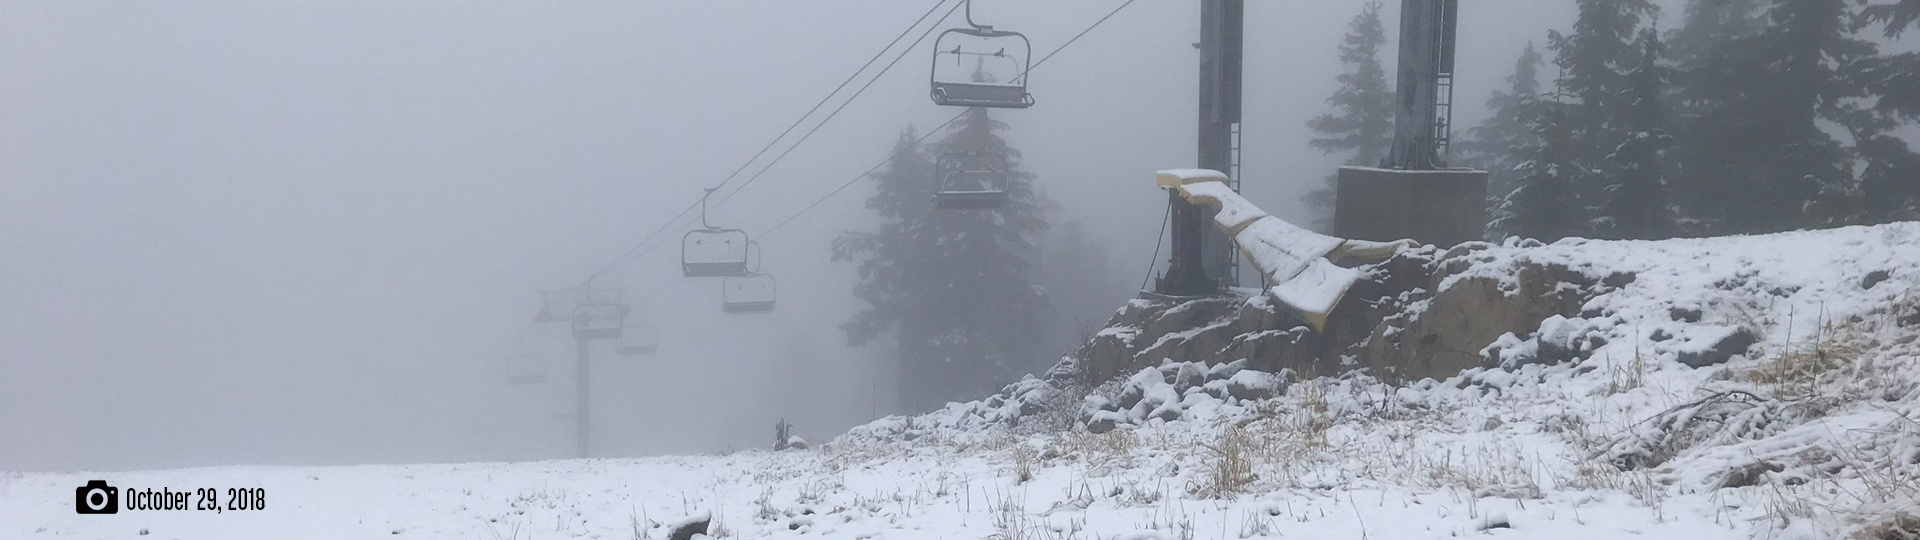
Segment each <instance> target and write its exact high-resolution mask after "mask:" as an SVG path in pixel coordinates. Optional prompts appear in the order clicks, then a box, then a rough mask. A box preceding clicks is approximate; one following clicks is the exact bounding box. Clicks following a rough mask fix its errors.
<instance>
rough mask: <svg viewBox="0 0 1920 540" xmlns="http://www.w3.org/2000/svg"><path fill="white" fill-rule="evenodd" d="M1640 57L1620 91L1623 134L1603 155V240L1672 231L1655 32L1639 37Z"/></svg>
mask: <svg viewBox="0 0 1920 540" xmlns="http://www.w3.org/2000/svg"><path fill="white" fill-rule="evenodd" d="M1639 46H1640V49H1641V56H1640V61H1639V62H1638V63H1637V64H1636V65H1634V66H1633V69H1632V70H1631V71H1630V72H1629V73H1628V80H1629V81H1631V82H1630V86H1629V87H1628V91H1627V93H1626V94H1625V95H1624V97H1625V98H1626V100H1627V101H1628V109H1629V114H1628V115H1627V117H1626V118H1625V123H1624V124H1623V125H1622V126H1621V127H1622V128H1624V129H1625V131H1626V134H1627V138H1626V140H1625V141H1623V142H1621V143H1620V145H1619V146H1617V147H1615V148H1614V151H1613V153H1612V154H1610V155H1608V156H1607V165H1608V169H1607V173H1606V175H1605V176H1606V178H1607V180H1608V182H1607V186H1606V190H1605V194H1604V196H1605V201H1604V202H1603V203H1602V205H1601V208H1600V217H1599V218H1598V219H1596V220H1595V232H1596V233H1597V235H1598V236H1600V237H1602V238H1622V239H1658V238H1666V237H1668V236H1670V235H1671V234H1672V233H1673V217H1672V214H1671V209H1670V207H1669V205H1668V201H1667V186H1666V179H1665V174H1664V172H1663V170H1662V169H1663V167H1662V162H1661V152H1663V151H1665V150H1666V148H1667V147H1668V146H1671V145H1672V143H1673V136H1672V135H1671V134H1669V133H1668V132H1667V129H1666V125H1667V111H1666V107H1665V106H1664V105H1663V104H1662V101H1663V99H1664V94H1665V92H1666V87H1667V81H1668V78H1669V73H1668V69H1667V68H1666V67H1664V66H1662V65H1660V60H1661V56H1662V55H1663V54H1664V53H1665V49H1664V47H1663V45H1662V44H1661V42H1660V37H1659V34H1658V33H1657V32H1655V31H1654V30H1647V31H1645V32H1642V33H1641V35H1640V41H1639Z"/></svg>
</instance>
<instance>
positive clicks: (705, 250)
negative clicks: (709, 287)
mask: <svg viewBox="0 0 1920 540" xmlns="http://www.w3.org/2000/svg"><path fill="white" fill-rule="evenodd" d="M747 246H748V240H747V233H746V232H745V231H741V230H739V229H721V228H708V229H694V230H691V231H687V234H686V236H685V237H682V238H681V240H680V265H681V270H682V272H683V273H684V274H685V275H686V276H687V277H724V276H738V275H744V274H746V273H747Z"/></svg>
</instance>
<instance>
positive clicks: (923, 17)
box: [582, 0, 965, 286]
mask: <svg viewBox="0 0 1920 540" xmlns="http://www.w3.org/2000/svg"><path fill="white" fill-rule="evenodd" d="M950 1H952V0H938V1H936V2H934V4H933V7H930V8H927V11H926V12H925V13H922V14H920V18H919V19H915V20H914V21H913V24H910V25H907V28H906V29H905V30H901V31H900V33H899V34H898V35H895V36H894V37H893V41H889V42H887V46H885V47H881V48H880V50H879V52H875V53H874V54H873V56H872V57H871V58H868V59H867V62H866V63H865V64H862V65H861V66H860V69H857V70H854V72H853V73H852V74H850V75H847V78H846V80H842V81H840V85H839V86H835V87H834V88H833V91H832V92H828V93H827V95H826V96H825V97H822V98H820V101H819V102H817V103H814V104H813V108H810V109H807V112H806V114H802V115H800V118H798V119H795V120H794V121H793V124H791V125H788V126H787V129H786V130H783V131H781V132H780V135H779V136H776V137H774V138H773V140H772V141H768V142H767V145H766V146H763V147H761V148H760V151H758V152H754V154H753V157H750V158H747V161H746V162H745V163H741V164H740V167H739V168H736V169H734V170H733V172H732V173H731V174H728V175H727V177H726V179H724V180H721V181H720V184H718V185H716V186H715V189H718V188H719V187H720V186H725V185H727V183H728V182H732V181H733V180H734V178H737V177H739V176H740V173H742V172H745V171H746V170H747V168H748V167H751V166H752V165H753V162H755V161H758V160H759V159H760V158H761V157H763V156H765V155H766V154H767V152H768V151H769V150H772V149H773V147H774V146H776V145H778V144H779V143H780V141H781V140H784V139H786V138H787V136H788V135H791V134H793V130H795V129H798V128H799V127H800V125H801V124H804V123H806V121H807V119H808V118H811V117H813V114H814V113H816V112H819V111H820V108H821V107H824V106H826V104H827V102H829V101H832V100H833V96H835V95H839V94H840V91H841V90H845V89H846V88H847V85H849V84H853V81H854V79H858V78H859V77H860V74H861V73H865V72H866V71H867V68H870V67H873V64H874V62H878V61H879V60H880V58H882V57H884V56H886V54H887V51H890V50H893V47H894V46H895V45H899V44H900V40H902V39H905V38H906V37H907V35H908V34H912V33H913V29H915V28H919V27H920V25H921V23H925V22H926V21H927V17H931V16H933V13H934V12H936V11H939V10H940V6H943V5H946V4H947V2H950ZM962 1H963V2H964V1H965V0H962ZM954 7H956V8H957V7H959V5H958V4H955V6H954ZM952 13H953V10H951V9H949V10H948V11H947V14H949V15H951V14H952ZM942 20H945V17H942ZM936 26H937V25H936ZM923 39H924V35H923ZM915 44H916V45H917V44H918V42H917V41H916V42H915ZM907 49H908V50H912V47H911V46H909V47H908V48H907ZM888 67H889V68H891V67H892V66H891V65H889V66H888ZM881 73H882V74H885V71H884V70H883V71H882V72H881ZM876 78H877V77H876ZM868 84H869V85H871V84H872V83H871V82H869V83H868ZM861 90H862V91H864V90H865V88H864V87H863V88H862V89H861ZM854 96H855V97H858V96H859V94H857V93H856V94H854ZM841 107H842V108H845V107H846V106H845V105H844V104H843V105H841ZM834 112H835V113H838V112H839V111H838V110H835V111H834ZM827 118H828V119H829V120H830V119H832V118H833V117H832V115H828V117H827ZM822 123H823V124H824V123H825V122H824V121H823V122H822ZM814 129H815V130H818V129H819V127H818V126H816V127H815V128H814ZM808 134H809V135H811V134H812V133H811V132H809V133H808ZM805 140H806V139H805V138H804V137H803V138H801V141H805ZM794 144H795V145H796V146H798V145H799V143H797V142H796V143H794ZM788 151H789V152H791V151H792V149H788ZM785 155H786V154H784V153H782V154H781V156H782V157H784V156H785ZM778 161H779V159H778V158H775V160H774V162H778ZM768 166H769V167H771V166H772V165H771V164H769V165H768ZM761 172H762V173H764V172H766V170H765V169H762V170H761ZM754 177H755V178H758V177H759V175H757V174H756V175H755V176H754ZM748 182H749V183H750V182H752V180H748ZM743 185H744V184H743ZM738 191H739V190H738V189H735V190H734V191H733V192H738ZM733 192H729V196H731V194H732V193H733ZM722 200H724V199H722ZM699 207H700V202H699V201H695V202H694V203H693V204H690V205H687V207H686V208H684V209H682V210H680V213H679V214H676V215H674V217H673V218H671V219H668V220H667V222H666V223H664V224H661V226H660V228H659V229H655V230H654V231H653V232H652V233H649V234H647V236H646V237H645V238H643V239H641V240H640V242H638V243H636V244H634V245H633V247H632V248H628V249H627V251H626V252H625V253H623V254H621V255H620V256H619V257H618V258H615V259H614V260H613V261H612V262H610V263H608V264H607V266H605V267H603V268H601V269H600V271H598V272H594V273H592V274H590V275H588V276H587V280H586V282H585V283H583V284H582V286H585V285H589V284H592V283H593V281H594V280H596V279H599V277H600V276H601V275H602V274H605V273H607V272H608V271H611V270H613V269H614V267H617V266H619V265H620V263H621V262H624V261H626V260H627V259H629V258H631V257H633V256H634V255H636V254H638V253H639V252H641V248H643V247H646V246H647V245H648V242H651V241H653V240H654V239H656V238H659V237H660V235H661V234H662V233H665V232H666V231H668V230H670V229H673V228H675V226H674V225H675V224H676V223H679V222H680V220H681V219H682V218H685V217H687V215H688V214H691V213H693V211H694V209H696V208H699ZM656 245H657V244H656ZM649 250H650V249H649Z"/></svg>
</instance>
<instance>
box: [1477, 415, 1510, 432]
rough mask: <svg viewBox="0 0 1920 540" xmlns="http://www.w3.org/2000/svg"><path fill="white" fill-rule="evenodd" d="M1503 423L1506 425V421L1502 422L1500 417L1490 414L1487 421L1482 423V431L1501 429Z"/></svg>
mask: <svg viewBox="0 0 1920 540" xmlns="http://www.w3.org/2000/svg"><path fill="white" fill-rule="evenodd" d="M1503 425H1506V423H1505V422H1501V421H1500V418H1499V417H1495V416H1489V417H1487V421H1486V422H1482V423H1481V424H1480V431H1493V430H1496V429H1500V426H1503Z"/></svg>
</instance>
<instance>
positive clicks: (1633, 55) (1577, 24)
mask: <svg viewBox="0 0 1920 540" xmlns="http://www.w3.org/2000/svg"><path fill="white" fill-rule="evenodd" d="M1575 3H1576V4H1577V5H1578V6H1579V18H1578V19H1576V20H1575V21H1574V24H1573V29H1572V31H1571V32H1570V33H1566V34H1562V33H1560V32H1558V31H1554V32H1550V33H1549V34H1548V40H1547V41H1548V43H1547V48H1548V49H1550V50H1552V51H1553V53H1554V59H1553V63H1554V65H1555V66H1558V67H1559V68H1560V77H1559V79H1558V81H1557V86H1558V87H1559V91H1560V92H1561V93H1562V94H1563V95H1566V96H1569V97H1571V98H1572V102H1571V103H1569V104H1568V108H1569V110H1568V111H1567V114H1568V118H1567V120H1568V122H1569V125H1568V126H1567V129H1568V138H1569V143H1568V144H1569V146H1570V147H1569V151H1570V152H1571V153H1570V155H1569V156H1568V159H1571V160H1572V162H1573V163H1575V164H1577V165H1579V168H1580V169H1582V170H1588V171H1605V170H1607V163H1608V156H1609V155H1610V151H1611V150H1613V149H1615V148H1618V147H1619V146H1620V145H1621V144H1623V143H1625V142H1626V141H1627V139H1628V136H1629V130H1628V128H1627V127H1626V125H1625V124H1626V119H1627V117H1628V116H1629V115H1631V114H1632V110H1631V109H1632V101H1631V100H1630V99H1628V97H1627V94H1628V92H1629V90H1630V88H1631V86H1632V84H1633V83H1632V80H1631V79H1630V78H1629V71H1630V70H1631V69H1632V67H1633V66H1634V65H1636V64H1638V63H1639V61H1640V56H1641V51H1640V50H1639V48H1638V47H1636V46H1635V40H1636V36H1638V35H1639V34H1640V32H1641V30H1642V28H1641V24H1642V22H1643V21H1645V20H1646V19H1648V18H1650V17H1652V16H1654V15H1656V14H1657V13H1658V11H1659V8H1658V7H1656V6H1654V5H1653V3H1651V2H1649V1H1648V0H1576V2H1575ZM1600 179H1604V177H1599V178H1590V179H1588V180H1600ZM1607 184H1608V182H1600V181H1585V180H1576V181H1575V182H1574V183H1573V185H1572V186H1571V187H1570V189H1571V190H1572V192H1573V196H1574V198H1575V200H1576V201H1577V202H1578V204H1580V205H1581V206H1583V207H1595V208H1593V209H1594V210H1595V211H1596V212H1599V211H1601V209H1600V208H1598V206H1600V205H1602V204H1604V201H1605V200H1606V199H1607V195H1606V193H1605V192H1604V189H1605V187H1606V185H1607ZM1593 228H1594V224H1589V225H1587V226H1583V227H1582V230H1581V231H1580V232H1579V233H1576V234H1583V233H1588V232H1592V229H1593Z"/></svg>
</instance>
